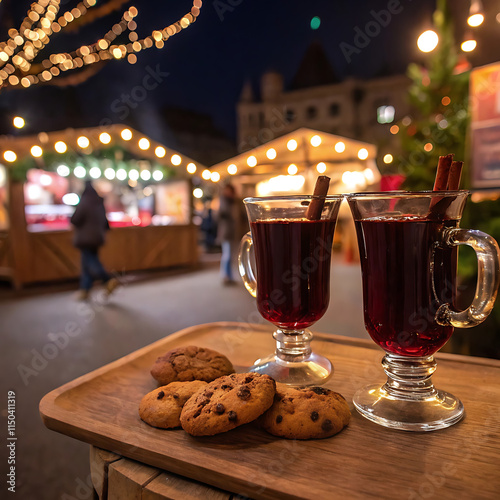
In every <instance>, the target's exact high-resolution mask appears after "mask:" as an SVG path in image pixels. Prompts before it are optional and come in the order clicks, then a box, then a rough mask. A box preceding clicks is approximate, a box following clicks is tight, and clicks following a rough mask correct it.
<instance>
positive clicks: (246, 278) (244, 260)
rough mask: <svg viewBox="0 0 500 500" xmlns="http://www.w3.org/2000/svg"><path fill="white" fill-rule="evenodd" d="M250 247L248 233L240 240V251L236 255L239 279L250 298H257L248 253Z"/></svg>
mask: <svg viewBox="0 0 500 500" xmlns="http://www.w3.org/2000/svg"><path fill="white" fill-rule="evenodd" d="M252 246H253V241H252V233H251V232H250V231H248V233H247V234H245V236H243V238H242V239H241V243H240V251H239V253H238V269H239V271H240V276H241V279H242V280H243V283H244V284H245V288H246V289H247V290H248V291H249V292H250V295H251V296H252V297H257V280H256V279H255V275H254V273H253V269H252V264H251V262H250V251H251V249H252Z"/></svg>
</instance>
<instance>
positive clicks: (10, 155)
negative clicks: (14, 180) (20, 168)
mask: <svg viewBox="0 0 500 500" xmlns="http://www.w3.org/2000/svg"><path fill="white" fill-rule="evenodd" d="M3 159H4V160H5V161H8V162H9V163H12V162H13V161H16V160H17V155H16V153H14V151H5V153H4V154H3Z"/></svg>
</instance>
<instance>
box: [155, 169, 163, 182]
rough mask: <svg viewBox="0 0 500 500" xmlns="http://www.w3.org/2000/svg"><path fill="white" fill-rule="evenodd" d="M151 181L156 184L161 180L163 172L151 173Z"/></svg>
mask: <svg viewBox="0 0 500 500" xmlns="http://www.w3.org/2000/svg"><path fill="white" fill-rule="evenodd" d="M153 179H154V180H155V181H157V182H159V181H161V180H162V179H163V172H162V171H161V170H155V171H154V172H153Z"/></svg>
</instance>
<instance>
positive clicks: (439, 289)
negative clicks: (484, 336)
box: [347, 191, 500, 431]
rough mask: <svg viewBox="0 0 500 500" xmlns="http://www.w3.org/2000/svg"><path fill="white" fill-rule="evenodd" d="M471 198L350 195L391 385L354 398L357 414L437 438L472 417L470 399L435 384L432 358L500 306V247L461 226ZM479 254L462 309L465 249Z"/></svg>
mask: <svg viewBox="0 0 500 500" xmlns="http://www.w3.org/2000/svg"><path fill="white" fill-rule="evenodd" d="M468 194H469V192H468V191H439V192H435V191H434V192H426V191H423V192H411V193H410V192H393V193H391V192H386V193H358V194H352V195H348V196H347V201H348V203H349V205H350V208H351V211H352V214H353V217H354V221H355V224H356V231H357V237H358V244H359V250H360V260H361V270H362V281H363V307H364V320H365V326H366V329H367V331H368V333H369V334H370V336H371V338H372V339H373V340H374V341H375V342H376V343H377V344H378V345H379V346H380V347H381V348H382V349H384V351H385V353H386V355H385V357H384V359H383V361H382V365H383V368H384V371H385V373H386V374H387V376H388V378H387V382H386V383H385V384H384V385H382V386H380V385H370V386H368V387H365V388H363V389H360V390H359V391H358V392H356V394H355V395H354V398H353V401H354V405H355V407H356V409H357V410H358V411H359V412H360V413H361V414H362V415H363V416H365V417H366V418H368V419H369V420H372V421H373V422H376V423H378V424H380V425H383V426H385V427H392V428H397V429H402V430H416V431H428V430H434V429H440V428H444V427H448V426H450V425H452V424H454V423H456V422H458V421H459V420H460V419H461V418H462V416H463V415H464V408H463V405H462V403H461V401H460V400H459V399H458V398H456V397H455V396H453V395H452V394H449V393H446V392H444V391H441V390H437V389H436V388H435V387H434V386H433V384H432V381H431V375H432V373H433V372H434V371H435V369H436V361H435V360H434V358H433V354H434V353H435V352H437V351H438V350H439V349H440V348H441V347H442V346H443V345H444V344H445V343H446V342H447V341H448V339H449V338H450V336H451V335H452V333H453V329H454V327H458V328H470V327H473V326H476V325H478V324H479V323H481V322H482V321H484V320H485V319H486V317H487V316H488V314H489V313H490V312H491V310H492V308H493V304H494V301H495V298H496V294H497V289H498V284H499V278H500V269H499V257H500V253H499V248H498V244H497V243H496V241H495V240H494V239H493V238H491V236H488V235H487V234H485V233H482V232H480V231H474V230H469V229H460V228H459V227H458V225H459V222H460V218H461V216H462V211H463V208H464V206H465V202H466V200H467V196H468ZM459 245H468V246H470V247H472V248H473V249H474V250H475V251H476V255H477V259H478V282H477V289H476V294H475V298H474V300H473V302H472V304H471V305H470V307H469V308H468V309H466V310H465V311H456V310H455V309H454V302H455V297H456V280H457V256H458V246H459Z"/></svg>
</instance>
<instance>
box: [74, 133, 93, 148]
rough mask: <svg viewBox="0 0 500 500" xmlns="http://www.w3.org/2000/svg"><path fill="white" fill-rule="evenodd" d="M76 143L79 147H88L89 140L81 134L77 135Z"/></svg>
mask: <svg viewBox="0 0 500 500" xmlns="http://www.w3.org/2000/svg"><path fill="white" fill-rule="evenodd" d="M76 143H77V144H78V145H79V146H80V147H81V148H88V147H89V146H90V141H89V139H88V137H85V136H84V135H81V136H80V137H78V139H77V140H76Z"/></svg>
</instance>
